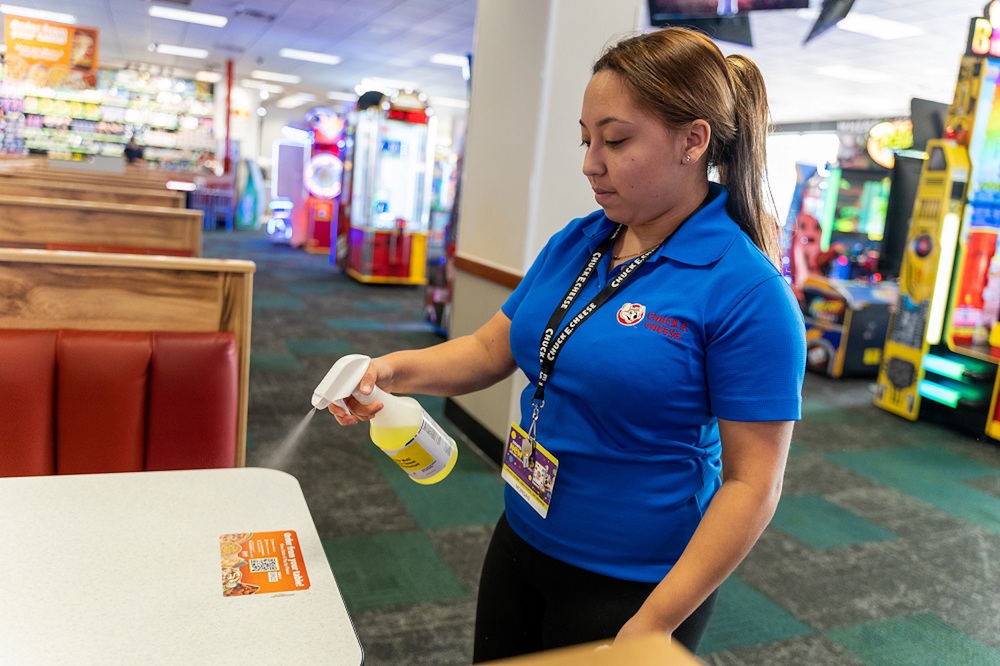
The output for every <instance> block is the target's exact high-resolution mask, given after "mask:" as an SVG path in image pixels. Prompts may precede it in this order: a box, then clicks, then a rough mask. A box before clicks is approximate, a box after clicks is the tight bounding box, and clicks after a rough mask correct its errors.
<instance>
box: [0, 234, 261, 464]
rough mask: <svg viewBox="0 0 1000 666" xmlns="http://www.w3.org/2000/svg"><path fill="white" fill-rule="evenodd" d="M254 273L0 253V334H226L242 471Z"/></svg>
mask: <svg viewBox="0 0 1000 666" xmlns="http://www.w3.org/2000/svg"><path fill="white" fill-rule="evenodd" d="M254 271H255V265H254V263H253V262H250V261H240V260H227V259H202V258H190V257H165V256H160V257H152V256H139V255H127V254H107V253H93V252H58V251H48V250H14V249H0V329H27V330H52V329H58V330H65V329H70V330H82V331H112V332H113V331H120V332H142V331H145V332H163V333H173V332H178V333H182V332H186V333H212V332H227V333H231V334H232V336H233V337H234V338H235V342H236V358H237V361H236V364H237V379H236V381H237V391H236V395H237V400H238V405H237V410H236V415H237V421H238V422H237V424H236V427H235V432H236V440H237V441H236V445H235V452H236V454H235V458H236V459H235V460H234V461H233V463H234V465H237V466H242V465H243V464H245V460H246V435H247V409H248V404H249V401H248V395H249V393H248V385H249V379H250V318H251V310H252V295H253V273H254ZM106 362H107V363H114V359H107V361H106Z"/></svg>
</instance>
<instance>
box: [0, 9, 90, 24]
mask: <svg viewBox="0 0 1000 666" xmlns="http://www.w3.org/2000/svg"><path fill="white" fill-rule="evenodd" d="M0 13H3V14H11V15H13V16H23V17H25V18H33V19H38V20H40V21H53V22H55V23H69V24H71V25H72V24H75V23H76V17H75V16H73V15H72V14H67V13H65V12H48V11H45V10H44V9H31V8H29V7H18V6H17V5H0Z"/></svg>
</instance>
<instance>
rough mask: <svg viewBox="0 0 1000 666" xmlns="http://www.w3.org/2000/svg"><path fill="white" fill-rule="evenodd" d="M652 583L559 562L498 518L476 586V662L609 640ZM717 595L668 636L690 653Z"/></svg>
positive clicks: (505, 520) (640, 603) (501, 518)
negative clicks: (625, 578)
mask: <svg viewBox="0 0 1000 666" xmlns="http://www.w3.org/2000/svg"><path fill="white" fill-rule="evenodd" d="M656 585H657V584H656V583H635V582H632V581H627V580H619V579H617V578H611V577H609V576H603V575H601V574H596V573H593V572H590V571H586V570H584V569H580V568H579V567H575V566H573V565H570V564H566V563H565V562H560V561H559V560H556V559H554V558H552V557H549V556H548V555H546V554H544V553H542V552H541V551H539V550H537V549H535V548H534V547H532V546H530V545H529V544H528V543H526V542H525V541H524V540H523V539H521V538H520V537H519V536H517V535H516V534H515V533H514V531H513V530H512V529H511V528H510V524H509V523H508V522H507V517H506V515H503V516H500V521H499V522H498V523H497V527H496V530H495V531H494V532H493V539H492V540H491V541H490V546H489V549H488V551H487V553H486V560H485V562H484V563H483V575H482V579H481V580H480V582H479V601H478V606H477V609H476V642H475V648H474V651H473V662H474V663H480V662H484V661H490V660H493V659H502V658H505V657H513V656H517V655H522V654H529V653H532V652H539V651H541V650H550V649H553V648H557V647H565V646H567V645H577V644H580V643H589V642H592V641H599V640H603V639H613V638H614V637H615V635H616V634H617V633H618V631H619V630H620V629H621V628H622V626H623V625H624V624H625V622H627V621H628V619H629V618H631V617H632V616H633V615H635V613H636V611H638V610H639V607H640V606H641V605H642V604H643V602H645V601H646V597H648V596H649V594H650V593H651V592H652V591H653V588H655V587H656ZM717 594H718V591H716V592H713V593H712V595H711V596H710V597H709V598H708V599H707V600H706V601H705V602H704V603H703V604H702V605H701V606H699V607H698V609H697V610H695V612H694V613H692V614H691V616H690V617H689V618H688V619H687V620H685V621H684V622H683V623H682V624H681V626H680V627H678V628H677V630H676V631H675V632H674V633H673V638H674V640H676V641H678V642H679V643H681V644H682V645H684V646H685V647H686V648H688V649H689V650H691V651H692V652H693V651H694V650H696V649H697V647H698V644H699V643H700V642H701V638H702V636H703V635H704V633H705V629H706V628H707V627H708V620H709V618H711V616H712V611H713V610H714V609H715V598H716V595H717Z"/></svg>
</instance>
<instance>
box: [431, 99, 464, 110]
mask: <svg viewBox="0 0 1000 666" xmlns="http://www.w3.org/2000/svg"><path fill="white" fill-rule="evenodd" d="M431 106H450V107H452V108H455V109H467V108H469V102H468V101H467V100H464V99H455V98H452V97H433V98H431Z"/></svg>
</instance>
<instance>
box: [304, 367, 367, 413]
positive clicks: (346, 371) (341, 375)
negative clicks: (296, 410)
mask: <svg viewBox="0 0 1000 666" xmlns="http://www.w3.org/2000/svg"><path fill="white" fill-rule="evenodd" d="M371 361H372V360H371V358H369V357H368V356H364V355H362V354H348V355H347V356H344V357H342V358H340V359H339V360H338V361H337V362H336V363H334V364H333V367H332V368H330V371H329V372H327V373H326V377H323V381H321V382H320V383H319V385H318V386H316V389H315V390H314V391H313V397H312V404H313V407H315V408H316V409H326V408H327V407H328V406H330V404H331V403H333V404H335V405H339V406H340V407H343V408H344V409H347V405H345V404H344V399H345V398H347V397H348V396H350V395H354V397H355V398H357V399H358V400H359V401H361V402H363V403H365V404H368V403H371V402H375V400H377V399H378V398H376V394H378V393H381V391H379V390H378V388H375V390H374V391H373V392H372V394H371V395H363V394H362V393H361V392H360V391H358V390H357V388H358V384H360V383H361V378H362V377H364V376H365V371H366V370H367V369H368V364H369V363H371Z"/></svg>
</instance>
